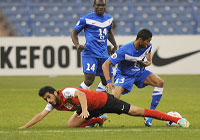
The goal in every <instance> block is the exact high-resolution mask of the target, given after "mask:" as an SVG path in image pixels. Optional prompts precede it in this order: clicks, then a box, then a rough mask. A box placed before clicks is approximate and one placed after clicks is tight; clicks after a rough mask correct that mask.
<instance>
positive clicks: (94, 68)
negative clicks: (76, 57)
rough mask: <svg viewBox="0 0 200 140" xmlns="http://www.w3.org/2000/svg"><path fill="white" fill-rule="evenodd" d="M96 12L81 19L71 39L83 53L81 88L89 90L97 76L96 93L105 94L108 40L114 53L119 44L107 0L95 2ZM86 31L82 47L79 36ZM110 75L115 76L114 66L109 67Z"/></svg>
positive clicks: (95, 0)
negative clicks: (114, 33)
mask: <svg viewBox="0 0 200 140" xmlns="http://www.w3.org/2000/svg"><path fill="white" fill-rule="evenodd" d="M93 7H94V12H92V13H89V14H87V15H85V16H83V17H81V18H80V20H79V21H78V23H77V24H76V26H75V27H74V29H73V31H72V33H71V38H72V41H73V43H74V45H75V46H76V48H77V50H78V51H79V52H82V64H83V73H84V76H85V80H84V81H83V82H82V83H81V84H80V86H79V87H80V88H83V89H89V88H90V86H91V85H92V84H93V82H94V80H95V76H100V78H101V82H100V83H99V85H98V87H97V89H96V91H102V92H105V91H106V89H105V86H106V85H107V83H106V80H105V77H104V74H103V71H102V65H103V63H104V62H105V61H106V60H107V58H108V57H109V56H108V50H107V39H108V40H109V41H110V42H111V43H112V45H113V46H114V48H113V49H112V52H114V51H116V50H117V44H116V41H115V39H114V35H113V32H112V30H111V28H112V21H113V18H112V16H111V15H109V14H106V13H105V10H106V0H94V4H93ZM83 29H84V33H85V38H86V43H85V45H80V44H79V40H78V34H79V33H80V32H81V31H82V30H83ZM109 72H110V75H109V76H112V75H113V70H112V66H109Z"/></svg>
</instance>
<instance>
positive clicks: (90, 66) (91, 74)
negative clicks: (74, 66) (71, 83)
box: [79, 57, 97, 89]
mask: <svg viewBox="0 0 200 140" xmlns="http://www.w3.org/2000/svg"><path fill="white" fill-rule="evenodd" d="M82 64H83V73H84V76H85V80H84V81H83V82H82V83H81V84H80V86H79V87H80V88H83V89H89V88H90V86H91V85H92V84H93V82H94V80H95V76H96V70H97V60H96V58H93V57H82Z"/></svg>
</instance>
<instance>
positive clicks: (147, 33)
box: [136, 29, 152, 40]
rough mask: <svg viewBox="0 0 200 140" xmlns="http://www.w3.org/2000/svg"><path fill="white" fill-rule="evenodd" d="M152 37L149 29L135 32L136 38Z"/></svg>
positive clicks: (145, 38)
mask: <svg viewBox="0 0 200 140" xmlns="http://www.w3.org/2000/svg"><path fill="white" fill-rule="evenodd" d="M151 37H152V32H151V31H150V30H149V29H141V30H140V31H139V32H138V34H137V38H136V40H137V39H139V38H142V39H143V40H147V39H149V38H151Z"/></svg>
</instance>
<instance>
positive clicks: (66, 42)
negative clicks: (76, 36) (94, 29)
mask: <svg viewBox="0 0 200 140" xmlns="http://www.w3.org/2000/svg"><path fill="white" fill-rule="evenodd" d="M115 39H116V41H117V44H118V45H120V46H121V45H124V44H126V43H129V42H131V41H133V40H135V36H116V37H115ZM199 40H200V36H154V37H153V38H152V41H151V43H152V45H153V49H152V62H153V63H152V65H151V66H149V67H147V69H149V70H151V71H152V72H154V73H157V74H200V63H199V59H200V45H199V43H198V42H199ZM80 42H81V43H82V44H84V37H81V38H80ZM109 45H110V44H109ZM82 74H83V73H82V67H81V55H80V53H78V52H77V50H76V49H75V48H74V47H73V43H72V41H71V38H70V37H10V38H0V76H12V75H82Z"/></svg>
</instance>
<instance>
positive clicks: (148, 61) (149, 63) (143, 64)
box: [138, 52, 151, 67]
mask: <svg viewBox="0 0 200 140" xmlns="http://www.w3.org/2000/svg"><path fill="white" fill-rule="evenodd" d="M146 59H147V61H139V62H138V63H139V64H140V65H141V66H142V67H147V66H150V65H151V52H149V53H148V54H147V55H146Z"/></svg>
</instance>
